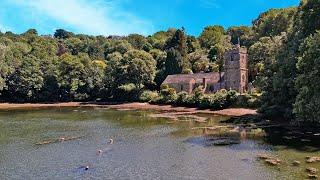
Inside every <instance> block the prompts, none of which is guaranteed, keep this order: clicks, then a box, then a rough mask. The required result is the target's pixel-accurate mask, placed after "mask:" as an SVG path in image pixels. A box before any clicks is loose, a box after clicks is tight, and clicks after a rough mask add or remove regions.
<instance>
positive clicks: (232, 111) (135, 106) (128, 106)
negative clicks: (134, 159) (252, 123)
mask: <svg viewBox="0 0 320 180" xmlns="http://www.w3.org/2000/svg"><path fill="white" fill-rule="evenodd" d="M63 107H97V108H111V109H117V110H155V111H160V112H184V113H188V114H197V113H204V114H213V115H222V116H245V115H257V114H258V113H257V111H256V110H254V109H246V108H227V109H223V110H217V111H212V110H209V109H206V110H202V109H197V108H187V107H176V106H171V105H154V104H149V103H96V102H67V103H23V104H15V103H0V110H16V109H42V108H63Z"/></svg>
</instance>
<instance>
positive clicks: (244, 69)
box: [224, 42, 248, 93]
mask: <svg viewBox="0 0 320 180" xmlns="http://www.w3.org/2000/svg"><path fill="white" fill-rule="evenodd" d="M224 60H225V65H224V70H225V75H224V80H225V88H226V89H228V90H229V89H232V90H236V91H238V92H239V93H246V92H247V91H248V53H247V48H245V47H241V46H240V42H238V44H236V45H234V46H233V48H232V49H231V50H229V51H227V52H226V53H225V55H224Z"/></svg>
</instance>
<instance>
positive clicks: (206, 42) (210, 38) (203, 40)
mask: <svg viewBox="0 0 320 180" xmlns="http://www.w3.org/2000/svg"><path fill="white" fill-rule="evenodd" d="M224 34H225V31H224V28H223V27H222V26H217V25H216V26H208V27H205V29H204V30H203V31H202V33H201V35H200V37H199V41H200V44H201V47H203V48H206V49H210V48H211V47H212V46H214V45H215V44H219V43H220V44H222V43H223V41H224V38H225V35H224Z"/></svg>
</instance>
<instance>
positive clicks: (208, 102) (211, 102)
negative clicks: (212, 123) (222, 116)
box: [199, 89, 237, 110]
mask: <svg viewBox="0 0 320 180" xmlns="http://www.w3.org/2000/svg"><path fill="white" fill-rule="evenodd" d="M236 99H237V92H236V91H226V90H225V89H222V90H220V91H218V92H216V93H215V94H208V95H204V96H203V97H202V98H201V100H200V103H199V107H200V108H210V109H214V110H218V109H223V108H227V107H229V106H231V105H233V104H234V102H236Z"/></svg>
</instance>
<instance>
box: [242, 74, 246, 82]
mask: <svg viewBox="0 0 320 180" xmlns="http://www.w3.org/2000/svg"><path fill="white" fill-rule="evenodd" d="M245 81H246V77H245V75H244V74H242V82H245Z"/></svg>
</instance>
